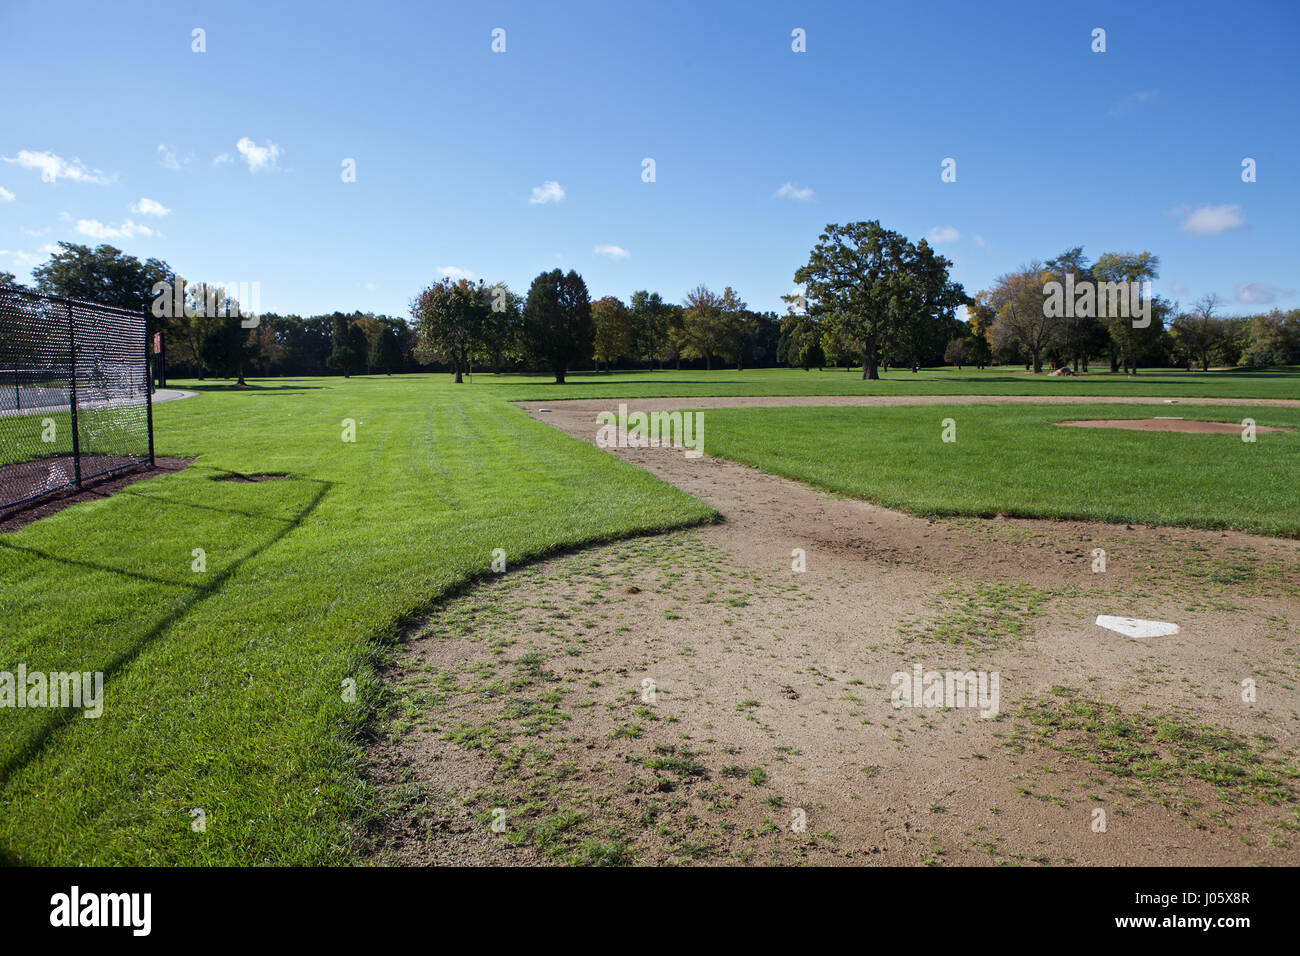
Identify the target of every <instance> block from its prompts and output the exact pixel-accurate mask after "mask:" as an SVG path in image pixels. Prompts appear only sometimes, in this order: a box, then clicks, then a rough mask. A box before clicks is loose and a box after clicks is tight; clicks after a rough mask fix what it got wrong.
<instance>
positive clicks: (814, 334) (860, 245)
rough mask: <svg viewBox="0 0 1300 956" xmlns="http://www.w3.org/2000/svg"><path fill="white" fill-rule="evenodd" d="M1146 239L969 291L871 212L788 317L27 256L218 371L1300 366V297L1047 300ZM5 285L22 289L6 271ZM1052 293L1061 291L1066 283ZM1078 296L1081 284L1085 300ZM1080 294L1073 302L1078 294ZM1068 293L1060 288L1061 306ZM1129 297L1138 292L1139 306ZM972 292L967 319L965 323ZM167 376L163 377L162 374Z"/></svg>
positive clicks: (1138, 264) (828, 251)
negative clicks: (250, 316)
mask: <svg viewBox="0 0 1300 956" xmlns="http://www.w3.org/2000/svg"><path fill="white" fill-rule="evenodd" d="M1159 265H1160V262H1159V259H1158V257H1156V256H1155V255H1153V254H1152V253H1150V252H1145V251H1144V252H1137V253H1134V252H1114V253H1106V254H1103V255H1102V256H1100V257H1098V259H1097V260H1096V261H1095V262H1090V261H1089V260H1088V259H1087V258H1086V257H1085V256H1084V254H1083V250H1082V248H1080V247H1075V248H1072V249H1069V250H1066V251H1065V252H1064V253H1062V254H1060V255H1058V256H1056V257H1055V258H1053V259H1048V260H1046V261H1045V262H1031V263H1028V264H1026V265H1025V266H1023V267H1021V268H1020V269H1017V270H1015V271H1013V272H1010V273H1007V274H1006V275H1003V276H1000V277H999V278H998V279H997V280H996V281H995V282H994V284H993V285H992V286H991V287H990V288H989V289H986V290H984V291H981V292H978V293H976V294H975V295H973V296H970V295H967V294H966V292H965V290H964V289H963V288H962V286H961V285H960V284H959V283H956V282H954V281H952V279H951V277H950V275H949V270H950V269H951V267H952V263H951V261H949V260H948V259H946V258H945V257H944V256H942V255H939V254H938V253H937V252H936V251H935V250H934V249H933V248H932V247H931V246H930V245H929V244H928V243H927V242H926V241H925V240H924V239H922V240H920V241H919V242H915V243H913V242H912V241H910V240H908V239H907V238H906V237H905V236H903V235H901V234H900V233H897V232H894V231H892V230H889V229H886V228H884V227H883V226H881V224H880V223H879V222H877V221H869V222H853V223H848V224H845V225H838V224H830V225H828V226H827V227H826V228H825V230H824V231H823V232H822V234H821V235H820V236H819V237H818V240H817V243H816V244H815V245H814V247H813V249H812V250H811V252H810V253H809V258H808V261H807V263H806V264H805V265H802V266H800V267H799V268H798V269H797V270H796V271H795V273H794V281H795V283H796V285H797V286H798V287H799V289H800V291H797V292H793V293H791V294H790V295H787V296H784V297H783V298H784V299H785V301H786V304H787V314H786V315H785V316H784V317H778V316H777V315H776V313H774V312H758V311H755V310H752V309H750V308H749V307H748V305H747V303H746V302H745V301H744V300H743V299H742V298H741V297H740V295H739V294H738V293H737V292H736V290H735V289H733V288H732V287H730V286H727V287H725V288H723V290H722V291H721V292H715V291H714V290H712V289H710V288H709V287H707V286H705V285H700V286H697V287H696V288H694V289H692V290H690V291H689V292H688V293H687V294H686V296H685V297H684V298H683V299H682V301H681V302H670V301H668V300H666V299H665V298H664V297H663V296H662V295H661V294H660V293H658V292H651V291H649V290H641V291H637V292H634V293H633V294H632V296H631V297H630V298H629V299H628V301H627V302H624V301H623V300H621V299H620V298H618V297H616V296H608V295H607V296H603V297H601V298H598V299H595V300H594V301H593V300H592V299H591V297H590V294H589V291H588V289H587V285H586V283H585V281H584V280H583V278H582V276H581V275H579V274H578V273H577V272H575V271H572V270H570V271H569V272H567V273H566V272H564V271H563V270H560V269H554V270H550V271H547V272H543V273H541V274H540V275H538V276H537V277H536V278H535V279H534V280H533V281H532V283H531V285H530V286H529V289H528V291H527V293H526V294H524V295H521V294H519V293H517V292H515V291H514V290H512V289H510V288H509V287H508V286H507V285H506V284H505V283H494V284H488V283H486V282H483V281H478V282H471V281H469V280H467V279H453V278H444V279H442V280H440V281H438V282H435V283H433V284H431V285H430V286H428V287H427V288H425V289H424V290H423V291H421V292H420V293H419V294H418V295H417V296H415V297H414V299H412V301H411V305H410V310H411V311H410V319H409V320H408V319H407V318H405V317H395V316H388V315H379V314H375V313H370V312H351V313H343V312H333V313H330V314H325V315H315V316H306V317H304V316H299V315H279V314H275V313H263V314H261V315H259V316H257V319H258V321H257V323H256V325H255V326H253V327H252V328H248V327H245V325H244V324H243V323H242V322H241V312H242V311H243V310H242V307H241V305H240V303H239V302H238V301H237V300H236V298H235V296H234V294H233V293H232V290H230V289H228V288H225V287H223V286H221V285H219V284H213V283H205V282H189V281H187V280H185V279H183V278H181V277H179V276H177V275H176V274H175V271H174V270H173V269H172V268H171V267H170V266H169V265H168V264H167V263H166V262H163V261H162V260H160V259H156V258H149V259H146V260H144V261H143V262H142V261H140V260H139V259H137V258H135V257H134V256H129V255H126V254H125V253H123V252H122V251H121V250H118V249H116V248H114V247H112V246H109V245H101V246H98V247H96V248H94V249H91V248H89V247H87V246H82V245H77V244H73V243H67V242H61V243H59V250H58V251H57V252H55V253H54V254H53V255H52V256H51V258H50V260H49V262H47V263H45V264H44V265H42V266H39V267H38V268H36V269H35V270H33V277H34V279H35V286H36V289H37V291H41V292H46V293H51V294H55V295H62V296H67V297H70V298H78V299H85V300H88V301H92V302H100V303H103V304H105V305H112V306H117V307H119V308H126V309H132V310H143V311H144V312H145V315H146V320H147V323H148V330H149V333H150V335H151V336H152V335H154V334H155V333H158V338H159V340H160V342H161V343H162V345H163V349H164V351H163V354H162V355H161V356H159V359H160V361H156V362H155V367H156V369H157V370H159V371H160V372H161V370H162V369H170V370H171V372H172V374H175V375H179V376H193V377H197V378H205V377H208V376H219V377H234V378H236V379H237V380H238V382H239V383H240V384H242V383H243V381H244V376H245V375H247V374H256V375H259V376H274V375H294V376H302V375H323V374H330V373H335V374H342V375H345V376H347V375H355V374H373V373H385V374H392V373H396V372H414V371H428V370H446V371H449V372H451V373H452V374H453V375H454V376H455V378H456V381H462V380H463V378H464V376H465V375H466V374H467V373H470V372H472V371H473V370H474V369H475V368H478V369H487V370H491V371H493V372H510V371H546V372H549V373H550V374H552V375H554V376H555V379H556V381H558V382H563V381H564V378H565V375H566V374H567V373H568V372H570V371H574V370H577V369H594V370H596V371H598V372H599V371H602V370H603V371H606V372H608V371H612V370H614V369H616V368H618V369H630V368H655V367H657V368H660V369H663V368H666V367H670V366H671V367H673V368H677V369H680V368H683V367H695V368H699V367H703V368H704V369H710V370H711V369H713V368H715V367H720V366H722V365H724V364H725V365H728V366H733V367H735V368H737V369H744V368H754V367H759V368H762V367H772V366H777V365H789V366H793V367H799V368H803V369H811V368H819V369H820V368H825V367H835V366H844V367H846V368H849V367H860V368H861V370H862V376H863V378H868V379H870V378H877V377H879V374H880V372H881V370H882V369H884V370H888V369H889V368H890V367H895V366H904V367H912V368H916V367H920V366H927V367H931V366H936V365H940V364H945V363H948V364H953V365H956V366H957V367H958V368H961V367H963V366H966V365H974V366H976V367H978V368H983V367H985V366H987V365H990V364H1006V365H1011V364H1024V365H1025V366H1026V368H1027V369H1032V370H1033V371H1035V372H1037V371H1041V370H1042V369H1044V368H1048V367H1050V368H1051V369H1052V370H1057V369H1063V368H1067V367H1071V366H1072V367H1073V370H1074V371H1076V372H1077V371H1081V370H1082V371H1087V370H1088V368H1089V364H1090V363H1091V362H1094V361H1097V360H1101V361H1102V362H1104V363H1106V364H1108V366H1109V368H1110V370H1111V371H1112V372H1118V371H1120V370H1123V371H1126V372H1132V373H1136V372H1137V370H1138V369H1139V367H1142V366H1146V367H1150V366H1155V365H1159V366H1164V365H1172V366H1182V367H1187V368H1192V367H1193V366H1199V367H1200V368H1202V369H1208V368H1210V367H1211V365H1229V366H1235V365H1252V366H1268V365H1291V364H1300V309H1298V310H1292V311H1291V312H1288V313H1282V312H1280V311H1278V310H1273V311H1272V312H1270V313H1268V314H1265V315H1255V316H1244V317H1243V316H1235V317H1234V316H1224V315H1221V314H1219V313H1220V305H1219V301H1218V299H1217V298H1216V297H1214V296H1212V295H1211V296H1206V297H1203V298H1202V299H1200V300H1198V301H1197V302H1196V303H1195V304H1194V305H1193V306H1192V307H1191V308H1189V309H1186V310H1183V309H1180V308H1179V306H1178V304H1177V303H1176V302H1170V301H1168V300H1166V299H1164V298H1162V297H1159V296H1150V295H1148V296H1147V297H1146V298H1145V299H1143V300H1142V301H1143V304H1144V308H1146V309H1148V314H1146V315H1145V316H1144V319H1147V320H1149V321H1142V322H1135V321H1133V318H1132V316H1131V315H1128V314H1123V313H1115V314H1112V311H1111V310H1107V309H1105V308H1101V307H1100V303H1099V302H1098V301H1097V299H1096V298H1095V297H1094V298H1093V299H1091V300H1088V305H1089V307H1087V308H1078V309H1075V308H1072V307H1071V308H1065V309H1062V308H1059V307H1055V308H1054V307H1053V304H1054V303H1053V295H1054V293H1053V292H1051V291H1049V290H1051V289H1053V283H1055V284H1057V286H1058V287H1059V286H1065V287H1066V288H1067V289H1074V290H1085V291H1086V290H1087V289H1088V287H1089V285H1090V284H1091V285H1093V286H1096V287H1098V288H1101V287H1102V286H1104V285H1106V284H1110V285H1111V286H1113V287H1117V288H1118V287H1122V288H1128V287H1130V286H1132V284H1137V285H1139V286H1140V284H1141V283H1143V282H1150V281H1151V280H1154V279H1155V278H1157V277H1158V269H1159ZM159 283H164V284H166V285H167V286H168V287H170V288H173V289H174V288H176V287H177V286H179V288H180V289H181V293H180V300H181V301H182V302H183V304H184V306H185V307H184V308H168V309H162V310H160V309H159V308H158V298H159V297H158V295H157V293H156V291H155V290H156V289H157V288H158V286H159ZM0 284H16V283H15V282H14V276H13V275H12V274H9V273H3V272H0ZM1058 298H1059V297H1058ZM1079 301H1080V302H1083V301H1084V299H1083V298H1082V297H1081V298H1080V300H1079ZM1073 303H1074V300H1073V299H1071V300H1070V304H1071V305H1073ZM1055 304H1056V305H1057V306H1059V302H1058V303H1055ZM1130 304H1132V303H1130ZM962 306H965V308H966V313H967V321H965V322H963V321H961V320H960V319H958V318H957V310H958V309H959V308H960V307H962ZM159 378H160V380H161V378H162V376H161V374H160V375H159Z"/></svg>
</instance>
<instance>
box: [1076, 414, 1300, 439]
mask: <svg viewBox="0 0 1300 956" xmlns="http://www.w3.org/2000/svg"><path fill="white" fill-rule="evenodd" d="M1056 424H1058V425H1069V426H1070V427H1072V428H1121V429H1124V430H1126V431H1133V432H1183V433H1184V434H1188V435H1240V434H1241V430H1242V426H1241V425H1238V424H1236V423H1235V422H1202V421H1197V420H1196V419H1187V418H1094V419H1088V420H1086V421H1077V422H1057V423H1056ZM1290 430H1291V429H1289V428H1275V427H1273V426H1272V425H1256V426H1255V431H1256V432H1258V433H1260V434H1268V433H1269V432H1289V431H1290Z"/></svg>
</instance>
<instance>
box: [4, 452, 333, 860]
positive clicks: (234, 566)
mask: <svg viewBox="0 0 1300 956" xmlns="http://www.w3.org/2000/svg"><path fill="white" fill-rule="evenodd" d="M289 480H291V481H301V482H306V483H310V484H312V485H315V486H316V488H315V490H314V491H313V492H312V495H311V498H310V500H309V501H307V502H306V503H305V504H304V505H303V506H302V507H301V508H299V509H298V511H297V512H295V514H294V516H293V517H292V518H280V517H274V518H272V517H270V516H266V515H260V516H258V517H263V518H268V520H273V521H280V522H282V523H283V527H281V528H279V529H278V530H277V531H275V533H274V534H272V535H271V536H270V537H268V538H267V539H266V540H265V541H263V542H262V543H260V544H258V545H257V546H255V547H254V548H253V549H252V550H251V551H249V552H248V553H247V554H245V555H244V556H243V557H241V558H239V559H238V560H236V561H234V562H232V563H231V564H230V565H229V566H227V567H226V568H225V569H223V570H222V571H220V572H218V573H216V574H214V575H213V576H212V578H211V580H209V581H207V582H205V583H204V584H201V585H195V586H193V587H192V589H193V593H192V594H191V596H190V597H189V598H188V599H187V600H186V601H184V603H183V604H182V605H181V606H180V607H177V608H176V609H174V610H172V611H170V612H169V613H168V614H167V615H165V616H164V617H163V618H162V619H161V620H159V621H158V622H156V623H155V624H154V625H153V626H152V627H150V628H149V629H148V630H147V631H146V632H145V633H144V634H142V635H141V636H140V637H139V638H137V639H136V640H135V642H134V643H132V644H131V645H129V646H128V647H125V648H123V649H122V650H120V651H119V652H118V653H117V654H116V655H115V656H114V657H113V658H112V659H111V660H110V661H109V662H108V663H107V664H105V665H104V666H103V667H102V668H100V670H101V671H102V673H103V675H104V684H105V686H106V687H107V685H108V684H109V683H110V682H111V680H112V678H113V676H114V675H115V674H117V673H118V672H119V671H120V670H121V669H122V668H123V667H125V666H127V665H128V664H130V663H131V662H132V661H134V660H135V659H136V658H137V657H139V656H140V654H141V653H142V652H143V651H144V650H145V648H147V647H148V646H149V645H150V644H152V643H153V642H154V641H155V640H156V639H157V638H158V637H159V636H161V635H162V634H164V633H165V632H166V631H167V630H168V628H170V627H171V626H172V625H174V624H175V623H176V622H177V621H179V620H180V619H181V618H183V617H184V616H185V615H186V614H188V613H189V612H190V611H191V610H192V609H193V608H195V607H196V606H197V605H199V604H201V603H202V602H203V601H206V600H207V599H208V598H210V597H212V596H213V595H215V594H217V593H218V592H219V591H221V589H222V588H223V587H224V586H225V585H226V583H227V582H228V581H229V580H230V578H231V577H232V576H233V575H234V574H235V572H236V571H238V570H239V569H240V568H241V567H242V566H243V565H244V564H246V563H247V562H248V561H250V560H252V559H253V558H256V557H257V556H258V555H260V554H262V552H264V551H266V550H267V549H268V548H270V547H271V546H272V545H274V544H276V543H278V542H279V541H281V540H283V539H284V538H285V537H286V536H287V535H288V534H289V533H290V532H291V531H293V530H294V529H295V528H297V527H298V526H299V525H300V524H302V522H303V521H304V520H306V518H307V517H308V516H309V515H311V514H312V512H314V511H315V510H316V508H317V507H319V506H320V503H321V501H322V500H324V498H325V495H326V494H328V492H329V490H330V488H331V487H332V485H333V482H329V481H323V480H320V479H316V478H301V477H299V478H292V479H289ZM148 497H151V498H152V497H157V496H154V495H150V496H148ZM176 503H178V504H184V505H185V506H194V505H193V503H192V502H176ZM195 507H204V508H212V506H210V505H201V506H195ZM214 510H228V509H220V508H217V509H214ZM232 513H236V514H243V512H232ZM0 547H5V548H11V549H13V550H17V551H23V552H26V553H29V554H32V555H38V556H40V557H41V558H44V559H46V560H51V561H60V562H63V563H65V564H69V565H76V566H80V567H90V568H94V569H97V570H104V571H109V572H114V573H118V574H123V575H127V576H130V577H134V578H143V579H144V580H147V581H150V582H154V583H164V584H167V585H168V586H173V587H175V586H177V582H174V581H165V582H164V581H160V580H158V579H155V578H152V577H150V576H148V575H141V574H139V573H136V572H131V571H125V570H123V569H121V568H113V567H110V566H106V565H100V564H95V563H93V562H86V561H79V560H74V559H69V558H64V557H60V556H57V555H51V554H46V553H43V552H40V551H37V550H36V549H33V548H27V547H19V546H15V545H13V544H10V543H8V542H5V541H2V540H0ZM184 586H185V587H189V585H184ZM80 716H81V714H80V711H77V710H74V709H71V708H68V709H59V710H50V711H49V712H48V715H47V717H46V719H45V720H43V721H41V722H40V723H39V724H38V725H37V726H36V728H35V732H34V733H32V734H31V736H30V739H28V740H27V742H26V743H25V744H23V745H22V746H21V747H20V748H19V749H18V750H17V751H16V752H14V753H13V754H12V755H11V756H10V757H9V758H8V759H7V760H5V761H4V763H2V764H0V789H3V788H4V787H6V786H7V785H8V783H9V781H10V779H11V778H12V777H13V775H14V774H15V773H17V772H18V771H20V770H22V769H23V768H24V767H25V766H27V764H28V763H30V762H31V761H32V760H33V759H34V758H35V757H37V756H38V755H39V754H40V752H41V750H42V749H44V747H45V746H46V744H48V743H49V742H50V740H51V739H52V738H53V737H54V736H55V735H56V734H57V733H58V731H59V730H61V729H62V728H64V727H65V726H66V725H67V724H68V722H69V721H70V720H72V719H73V718H74V717H80ZM17 863H18V860H17V859H16V858H15V857H14V856H13V854H12V853H11V852H10V851H8V850H5V849H3V848H0V865H16V864H17Z"/></svg>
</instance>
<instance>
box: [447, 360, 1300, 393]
mask: <svg viewBox="0 0 1300 956" xmlns="http://www.w3.org/2000/svg"><path fill="white" fill-rule="evenodd" d="M467 387H469V388H472V389H476V390H480V391H487V392H491V393H492V394H493V395H495V396H498V397H500V398H504V399H507V400H509V401H536V400H551V399H559V398H635V397H642V398H651V397H668V398H675V397H691V396H701V395H976V394H979V395H1030V396H1033V395H1075V396H1080V397H1089V396H1103V395H1105V396H1112V395H1118V396H1136V395H1151V396H1161V397H1166V398H1175V397H1178V396H1183V397H1187V398H1197V397H1200V398H1284V399H1300V367H1278V368H1272V369H1265V370H1260V371H1246V370H1244V369H1239V370H1234V371H1228V372H1187V371H1183V370H1181V369H1150V370H1145V371H1142V372H1141V373H1140V374H1138V375H1136V376H1125V375H1123V374H1111V373H1110V372H1109V371H1101V370H1098V367H1097V366H1094V369H1093V371H1092V372H1091V373H1090V374H1088V375H1080V376H1077V377H1068V376H1067V377H1061V378H1053V377H1051V376H1049V375H1047V374H1040V375H1033V374H1031V373H1027V372H1025V370H1024V369H1023V368H1020V367H1018V366H1015V367H1010V368H1008V367H1004V366H999V367H997V368H988V369H985V370H984V371H982V372H981V371H979V370H977V369H974V368H967V369H963V370H962V371H960V372H958V371H956V370H955V369H952V368H946V369H922V370H921V371H920V372H917V373H913V372H912V371H911V370H910V369H891V370H890V371H888V372H885V373H883V374H882V376H881V378H880V380H879V381H874V382H864V381H863V380H862V370H861V369H860V368H859V369H855V370H848V371H846V370H844V369H826V370H825V371H821V372H819V371H817V370H816V369H814V370H812V371H808V372H805V371H804V370H803V369H791V368H764V369H747V370H745V371H743V372H737V371H736V370H735V369H715V370H714V371H712V372H703V371H686V372H675V371H663V372H658V371H654V372H614V373H606V372H601V373H595V372H570V373H569V375H568V380H567V382H566V384H564V385H556V384H554V382H553V380H551V379H548V378H545V377H538V376H523V375H492V374H484V373H479V374H476V375H475V376H474V381H473V383H472V384H469V385H468V386H467Z"/></svg>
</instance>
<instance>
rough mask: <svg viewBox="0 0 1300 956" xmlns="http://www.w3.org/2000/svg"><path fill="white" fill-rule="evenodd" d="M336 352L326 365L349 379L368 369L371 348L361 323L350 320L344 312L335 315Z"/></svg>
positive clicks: (332, 353)
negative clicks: (367, 363)
mask: <svg viewBox="0 0 1300 956" xmlns="http://www.w3.org/2000/svg"><path fill="white" fill-rule="evenodd" d="M333 341H334V350H333V351H332V352H330V357H329V358H327V359H326V360H325V364H326V365H327V366H329V367H330V368H332V369H334V370H335V371H338V372H342V373H343V377H344V378H347V377H348V376H350V375H354V374H356V373H357V372H360V371H361V370H362V369H363V368H365V367H366V361H367V360H368V358H369V352H370V346H369V343H368V342H367V341H366V333H365V331H364V329H363V328H362V326H361V323H360V321H353V320H351V319H349V318H348V317H347V316H346V315H344V314H343V313H342V312H335V313H334V340H333Z"/></svg>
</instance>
